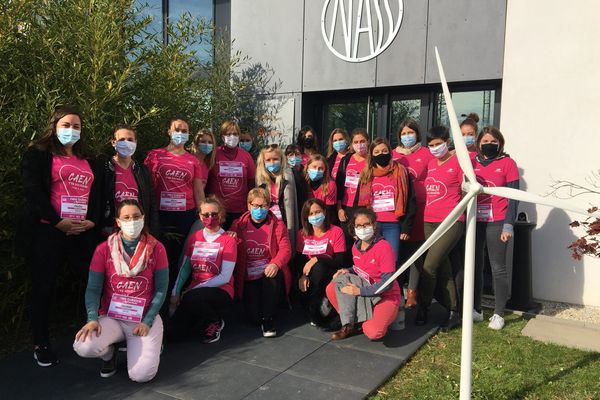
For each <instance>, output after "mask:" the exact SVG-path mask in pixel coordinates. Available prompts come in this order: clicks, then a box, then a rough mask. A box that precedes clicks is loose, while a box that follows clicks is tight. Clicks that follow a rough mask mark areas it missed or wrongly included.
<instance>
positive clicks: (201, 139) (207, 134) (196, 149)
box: [190, 129, 217, 187]
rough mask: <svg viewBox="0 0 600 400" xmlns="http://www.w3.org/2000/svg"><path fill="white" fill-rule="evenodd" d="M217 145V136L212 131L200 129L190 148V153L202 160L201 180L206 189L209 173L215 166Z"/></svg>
mask: <svg viewBox="0 0 600 400" xmlns="http://www.w3.org/2000/svg"><path fill="white" fill-rule="evenodd" d="M216 143H217V140H216V139H215V135H213V133H212V132H211V131H209V130H208V129H200V130H199V131H198V133H197V134H196V136H195V137H194V140H193V141H192V145H191V146H190V153H192V154H193V155H195V156H196V158H197V159H198V160H200V171H201V172H200V175H201V178H200V179H201V180H202V184H203V185H204V187H206V183H207V181H208V171H210V169H211V168H212V167H213V165H215V154H216V151H215V149H216Z"/></svg>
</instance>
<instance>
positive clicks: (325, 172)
mask: <svg viewBox="0 0 600 400" xmlns="http://www.w3.org/2000/svg"><path fill="white" fill-rule="evenodd" d="M315 161H321V162H322V163H323V165H325V169H324V170H323V182H322V183H321V193H322V194H323V196H327V195H328V194H329V165H328V164H327V159H326V158H325V157H324V156H322V155H321V154H313V155H312V156H310V159H309V160H308V162H307V163H306V165H305V166H304V179H306V182H307V183H308V184H309V185H310V182H311V181H310V178H309V176H308V166H309V165H310V164H312V163H313V162H315Z"/></svg>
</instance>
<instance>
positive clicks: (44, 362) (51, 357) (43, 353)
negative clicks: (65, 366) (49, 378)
mask: <svg viewBox="0 0 600 400" xmlns="http://www.w3.org/2000/svg"><path fill="white" fill-rule="evenodd" d="M33 358H34V359H35V360H36V361H37V364H38V365H39V366H40V367H52V366H54V365H56V364H58V357H56V354H55V353H54V352H53V351H52V349H51V348H50V346H37V347H36V348H35V349H34V350H33Z"/></svg>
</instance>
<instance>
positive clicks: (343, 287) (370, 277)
mask: <svg viewBox="0 0 600 400" xmlns="http://www.w3.org/2000/svg"><path fill="white" fill-rule="evenodd" d="M350 225H351V229H352V231H353V234H355V235H356V236H357V237H358V241H357V242H356V243H355V245H354V246H352V259H353V260H354V265H353V266H352V267H351V268H348V269H340V270H338V271H337V272H336V273H335V275H334V276H333V281H332V282H331V283H330V284H329V285H328V286H327V289H326V292H327V298H328V299H329V301H330V302H331V304H332V305H333V307H334V308H335V309H336V310H337V312H338V313H339V314H340V319H341V322H342V329H340V330H339V331H337V332H334V333H333V335H332V336H331V339H332V340H341V339H345V338H347V337H349V336H352V335H354V334H355V333H356V332H357V324H359V323H362V330H363V332H364V334H365V336H367V337H368V338H369V339H371V340H378V339H381V338H382V337H384V336H385V335H386V333H387V330H388V327H389V326H390V324H391V323H392V322H394V320H395V319H396V316H397V315H398V307H399V306H400V287H399V286H398V282H397V281H396V280H394V281H393V283H392V284H391V285H389V286H387V287H386V288H385V289H384V290H383V291H382V292H381V294H379V295H376V294H375V292H376V291H377V290H378V289H379V288H381V287H382V286H383V284H384V283H385V281H387V280H388V279H389V278H390V277H391V276H392V275H393V274H394V272H395V271H396V260H395V259H394V256H393V252H392V248H391V246H390V244H389V243H388V242H387V241H385V240H383V238H382V237H381V236H380V235H379V228H378V223H377V216H376V215H375V213H374V212H373V211H372V210H369V209H366V208H358V209H357V210H356V211H355V212H354V214H353V216H352V220H351V223H350Z"/></svg>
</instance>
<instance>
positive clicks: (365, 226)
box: [354, 222, 373, 229]
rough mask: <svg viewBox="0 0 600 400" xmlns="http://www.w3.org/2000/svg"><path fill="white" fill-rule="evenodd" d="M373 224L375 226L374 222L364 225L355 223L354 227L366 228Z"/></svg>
mask: <svg viewBox="0 0 600 400" xmlns="http://www.w3.org/2000/svg"><path fill="white" fill-rule="evenodd" d="M372 226H373V224H372V223H370V222H369V223H368V224H364V225H354V228H358V229H366V228H370V227H372Z"/></svg>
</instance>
